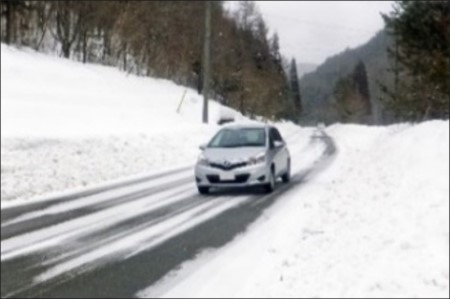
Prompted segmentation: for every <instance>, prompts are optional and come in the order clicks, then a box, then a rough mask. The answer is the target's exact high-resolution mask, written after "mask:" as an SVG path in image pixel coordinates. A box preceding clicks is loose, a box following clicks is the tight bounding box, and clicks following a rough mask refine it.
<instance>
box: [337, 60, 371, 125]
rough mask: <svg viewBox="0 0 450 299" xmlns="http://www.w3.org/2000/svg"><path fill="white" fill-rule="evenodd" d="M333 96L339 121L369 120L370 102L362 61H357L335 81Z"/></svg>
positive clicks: (358, 121)
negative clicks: (349, 71) (349, 70)
mask: <svg viewBox="0 0 450 299" xmlns="http://www.w3.org/2000/svg"><path fill="white" fill-rule="evenodd" d="M334 97H335V100H336V103H335V107H336V110H337V111H338V113H339V117H340V121H341V122H344V123H347V122H352V123H368V122H369V117H370V116H371V104H370V96H369V88H368V84H367V74H366V70H365V66H364V63H363V62H362V61H359V62H358V63H357V65H356V66H355V68H354V69H353V72H352V73H351V74H350V75H348V76H346V77H343V78H341V79H339V80H338V81H337V82H336V85H335V88H334Z"/></svg>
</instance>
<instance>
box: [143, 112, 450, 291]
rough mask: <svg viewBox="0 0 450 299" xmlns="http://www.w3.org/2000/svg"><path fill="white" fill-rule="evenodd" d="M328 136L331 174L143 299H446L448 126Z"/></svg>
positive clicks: (348, 129)
mask: <svg viewBox="0 0 450 299" xmlns="http://www.w3.org/2000/svg"><path fill="white" fill-rule="evenodd" d="M327 132H328V134H329V135H331V136H332V137H333V138H334V139H335V141H336V145H337V150H338V151H337V156H336V158H335V160H334V162H333V163H332V164H331V165H330V166H329V167H328V168H327V169H325V170H324V171H323V172H322V173H319V174H318V175H316V176H315V177H312V178H310V179H309V180H308V183H307V184H304V185H303V186H299V187H298V188H297V189H295V190H294V191H293V192H291V193H289V194H288V195H287V196H286V197H283V198H282V199H281V200H279V201H277V202H276V203H275V204H274V206H273V207H272V208H270V209H269V210H268V211H266V213H265V214H264V215H263V217H261V219H260V220H258V221H257V223H254V224H253V225H252V227H251V228H249V229H248V230H247V233H245V234H243V235H241V236H239V237H238V238H237V239H236V240H235V241H234V242H233V243H231V244H229V245H228V246H226V247H224V248H222V249H218V250H216V251H214V250H209V251H207V252H205V253H203V254H202V255H200V256H199V257H198V258H197V259H196V260H195V261H192V262H188V263H185V264H184V265H183V266H182V268H181V270H179V271H175V272H173V273H170V274H169V275H167V276H166V278H165V279H163V280H162V281H160V283H159V284H157V285H156V286H154V287H149V288H148V289H146V290H142V291H141V292H139V294H137V295H138V296H142V297H145V296H162V297H266V298H267V297H277V298H283V297H307V298H312V297H359V298H364V297H407V298H409V297H432V298H436V297H447V298H448V294H449V183H448V182H449V122H448V121H432V122H427V123H423V124H419V125H405V124H403V125H395V126H390V127H380V128H377V127H365V126H348V125H335V126H332V127H330V128H328V129H327Z"/></svg>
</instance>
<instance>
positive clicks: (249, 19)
mask: <svg viewBox="0 0 450 299" xmlns="http://www.w3.org/2000/svg"><path fill="white" fill-rule="evenodd" d="M204 15H205V2H203V1H21V0H1V25H2V26H1V28H2V29H1V39H2V42H5V43H7V44H14V45H18V46H26V47H31V48H34V49H35V50H37V51H42V52H47V53H48V52H52V53H55V52H56V53H59V54H60V55H61V56H63V57H66V58H70V59H74V60H78V61H82V62H84V63H99V64H104V65H111V66H116V67H118V68H120V69H122V70H123V71H126V72H128V73H132V74H136V75H139V76H151V77H158V78H166V79H170V80H172V81H174V82H176V83H178V84H182V85H185V86H189V87H193V88H196V89H197V90H198V92H199V93H201V92H202V90H201V88H202V80H203V78H202V45H203V36H204V28H203V27H204ZM211 64H212V76H211V81H210V86H211V89H212V90H211V91H212V97H213V98H215V99H216V100H218V101H219V102H221V103H223V104H225V105H228V106H231V107H233V108H235V109H237V110H239V111H241V112H242V113H243V114H245V115H247V116H249V117H254V116H257V115H260V116H263V117H265V118H268V119H282V118H284V119H291V120H294V121H297V120H298V116H299V113H300V109H301V108H300V107H301V105H300V104H299V103H298V100H299V99H298V98H297V102H294V101H295V99H294V94H297V92H292V91H291V86H292V80H290V77H289V73H288V72H286V71H285V70H284V67H283V57H282V55H281V53H280V48H279V38H278V36H277V35H276V34H274V35H273V36H270V37H269V36H268V28H267V25H266V23H265V21H264V19H263V18H262V16H261V13H260V12H259V11H258V8H257V7H256V5H255V4H254V2H251V1H242V2H239V4H238V7H237V9H235V10H233V12H231V11H228V10H227V9H225V7H224V3H223V2H215V1H212V48H211ZM296 80H298V78H296ZM295 109H297V110H295Z"/></svg>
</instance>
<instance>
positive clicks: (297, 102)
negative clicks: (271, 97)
mask: <svg viewBox="0 0 450 299" xmlns="http://www.w3.org/2000/svg"><path fill="white" fill-rule="evenodd" d="M289 82H290V84H289V85H290V89H291V93H292V101H293V103H294V107H295V118H296V119H298V118H299V117H300V115H301V113H302V99H301V94H300V85H299V82H298V74H297V63H296V62H295V58H293V59H292V60H291V65H290V68H289Z"/></svg>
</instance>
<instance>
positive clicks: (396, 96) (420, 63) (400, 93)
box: [383, 1, 450, 120]
mask: <svg viewBox="0 0 450 299" xmlns="http://www.w3.org/2000/svg"><path fill="white" fill-rule="evenodd" d="M449 8H450V4H449V2H448V1H397V2H396V5H395V7H394V11H393V12H392V13H391V14H389V15H384V16H383V17H384V20H385V23H386V27H387V30H388V33H389V34H390V35H391V36H392V37H393V39H394V40H395V43H394V45H395V48H394V49H391V50H390V54H391V58H392V60H393V61H394V65H396V67H395V69H394V70H393V72H394V74H395V77H396V84H395V86H394V90H392V89H389V88H387V87H384V90H385V92H386V94H387V95H388V97H387V101H386V103H387V105H389V107H390V109H392V110H393V111H394V112H395V113H396V114H397V116H398V117H401V118H402V119H404V120H421V119H427V118H448V116H449V97H448V92H449Z"/></svg>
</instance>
